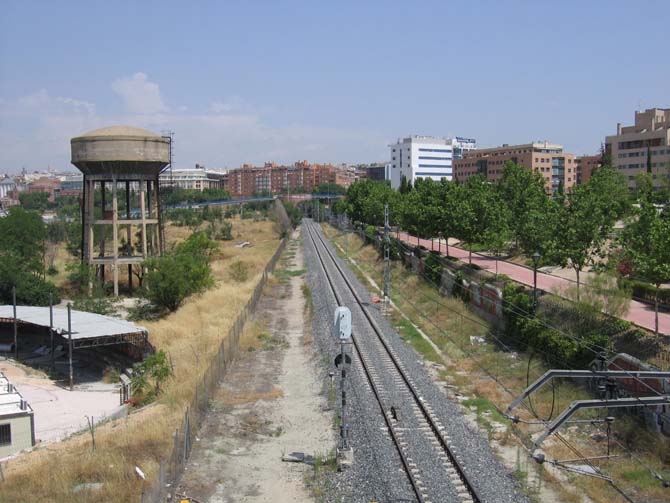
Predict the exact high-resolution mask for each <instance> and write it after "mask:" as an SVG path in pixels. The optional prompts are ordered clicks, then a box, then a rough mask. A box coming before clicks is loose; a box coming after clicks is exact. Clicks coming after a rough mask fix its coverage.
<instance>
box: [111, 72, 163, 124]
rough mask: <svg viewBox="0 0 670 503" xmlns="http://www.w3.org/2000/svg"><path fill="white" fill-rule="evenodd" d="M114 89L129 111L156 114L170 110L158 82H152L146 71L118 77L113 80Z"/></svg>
mask: <svg viewBox="0 0 670 503" xmlns="http://www.w3.org/2000/svg"><path fill="white" fill-rule="evenodd" d="M112 90H113V91H114V92H115V93H116V94H118V95H119V96H121V99H122V100H123V106H124V108H125V110H126V112H128V113H131V114H155V113H160V112H166V111H167V110H168V108H167V107H166V106H165V103H164V102H163V98H162V97H161V91H160V88H159V87H158V84H156V83H154V82H150V81H149V78H148V76H147V74H146V73H142V72H137V73H136V74H135V75H133V76H131V77H122V78H120V79H117V80H115V81H114V82H112Z"/></svg>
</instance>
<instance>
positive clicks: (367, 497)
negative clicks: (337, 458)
mask: <svg viewBox="0 0 670 503" xmlns="http://www.w3.org/2000/svg"><path fill="white" fill-rule="evenodd" d="M305 225H309V223H306V224H305ZM331 251H333V250H332V248H331ZM333 253H334V251H333ZM305 257H306V264H307V265H308V268H309V270H310V275H309V279H308V281H309V282H310V284H312V286H313V291H314V302H315V307H316V305H317V303H318V304H319V308H317V309H316V313H317V314H318V316H316V317H315V320H314V324H315V329H316V332H317V333H322V334H325V335H324V336H323V337H322V339H324V340H323V341H322V344H323V345H324V348H326V350H329V351H330V352H331V354H334V353H335V348H334V342H335V341H334V339H333V338H332V336H330V325H331V324H332V312H333V311H334V307H335V301H334V298H333V295H332V293H330V291H329V287H328V285H327V283H326V282H325V281H324V279H323V278H322V277H321V276H322V275H323V273H322V272H321V265H320V263H319V261H318V259H317V257H316V255H315V251H314V249H313V245H312V243H311V242H310V240H309V239H308V238H307V234H305ZM338 263H339V264H340V267H342V268H343V269H344V270H345V271H346V273H347V277H348V279H349V281H350V282H351V283H352V284H353V285H354V288H355V289H356V291H357V293H358V295H359V297H360V298H363V299H367V298H370V293H369V292H368V291H367V290H366V289H365V288H364V287H363V286H362V285H360V283H359V282H358V281H357V280H356V278H355V276H354V274H353V273H351V271H349V269H348V267H347V265H346V264H344V263H343V262H342V261H341V260H339V259H338ZM336 288H337V289H338V294H340V295H342V299H343V302H344V303H345V304H347V305H348V306H349V307H350V308H351V309H352V315H353V325H354V330H357V329H358V332H356V333H357V336H358V340H364V341H366V342H365V344H364V346H363V352H364V356H365V357H366V358H370V359H371V361H373V362H374V366H375V368H376V369H379V371H377V372H376V374H375V376H374V380H375V382H376V383H378V384H379V386H380V387H381V388H382V389H384V390H387V391H386V392H385V393H384V396H383V401H384V403H385V404H387V407H386V408H387V409H390V406H391V405H393V406H394V408H395V409H396V411H397V414H398V418H399V421H398V422H397V423H396V426H397V427H398V429H399V430H401V431H402V437H403V438H402V440H403V443H404V444H406V446H405V448H406V449H407V453H413V454H411V455H412V457H413V459H412V463H413V465H415V467H416V468H415V469H416V470H417V475H418V476H419V478H420V480H421V482H422V485H423V486H424V487H425V494H426V497H425V499H428V500H430V501H433V502H437V501H461V499H462V498H459V497H458V496H457V494H456V491H457V490H458V488H457V484H456V485H454V484H453V480H454V479H453V476H450V474H449V468H448V465H447V464H445V463H444V460H443V459H440V458H438V457H437V455H436V452H437V451H436V449H435V443H436V441H435V437H434V436H433V434H432V432H430V431H426V428H425V427H422V424H425V423H422V422H421V421H419V417H420V416H421V414H419V413H418V410H417V409H418V407H417V406H416V404H415V403H414V401H413V399H411V398H410V396H409V393H407V392H406V391H403V387H402V386H399V383H398V382H397V380H398V379H399V378H398V376H397V374H395V372H393V369H392V368H391V367H390V365H391V364H390V363H389V362H388V361H385V360H384V358H380V357H379V356H375V355H379V351H378V348H375V343H374V342H373V341H374V340H375V338H376V336H374V333H372V332H370V333H368V332H367V331H366V330H367V329H364V328H363V327H366V326H367V325H368V323H367V321H366V320H365V319H364V317H363V314H362V312H361V311H360V309H354V305H353V303H354V301H353V298H352V296H351V294H349V296H347V294H346V293H345V292H346V290H345V286H344V282H342V285H341V288H340V286H338V285H336ZM323 297H325V298H323ZM350 302H351V304H349V303H350ZM369 311H371V312H372V313H373V318H374V319H375V321H376V322H377V324H378V326H379V327H380V328H381V329H382V331H383V333H384V334H385V336H386V341H387V343H388V344H389V345H390V347H391V348H392V351H393V352H394V353H395V355H396V357H397V358H398V359H399V360H400V361H401V364H402V367H403V369H404V371H405V373H406V375H407V376H408V377H409V378H410V379H411V380H412V382H413V386H414V388H415V389H417V390H418V391H419V394H420V396H421V397H422V398H423V402H424V403H425V404H428V405H427V407H428V408H429V410H431V411H432V414H433V415H434V416H435V417H436V418H437V420H438V421H439V424H440V425H441V426H443V427H444V433H445V436H446V437H448V438H449V442H450V445H451V446H452V448H453V451H455V452H458V453H459V454H458V456H459V457H460V460H459V464H460V465H461V466H463V467H464V470H465V472H466V473H467V475H468V477H469V478H470V480H471V481H472V482H473V485H474V486H475V487H476V490H477V492H478V493H479V496H480V498H481V499H482V501H491V502H493V501H495V502H506V501H509V502H518V501H527V498H526V497H525V496H523V495H522V494H521V493H520V492H519V491H518V489H517V487H516V484H515V480H514V479H513V477H511V475H510V474H509V473H508V472H507V471H506V470H505V468H504V467H503V466H502V464H501V463H500V462H499V461H498V460H497V459H496V458H495V456H494V455H493V453H492V452H491V450H490V448H489V445H488V443H487V441H486V440H485V439H483V438H482V437H481V436H480V435H479V434H478V433H477V432H475V431H472V430H471V429H470V427H469V426H467V424H466V421H465V420H464V419H463V417H462V415H461V412H460V410H459V407H458V405H456V404H454V403H452V402H450V401H449V400H448V399H447V398H446V396H445V394H444V393H443V391H442V390H441V389H440V388H438V387H437V386H435V384H434V383H433V382H432V380H431V378H430V377H429V375H428V373H427V371H426V369H424V366H423V363H422V361H421V360H417V355H416V353H415V352H414V351H413V350H412V349H410V348H408V347H407V346H406V345H405V344H404V342H403V341H402V340H401V339H400V338H399V337H398V335H397V333H396V332H395V330H394V329H393V327H391V326H389V324H388V321H387V320H386V319H385V318H383V317H382V316H381V315H380V314H379V312H378V309H377V308H376V307H369ZM359 332H360V333H359ZM373 336H374V337H373ZM377 344H379V343H377ZM354 362H355V363H354V367H355V368H354V372H353V374H354V379H353V380H352V381H353V382H352V385H353V386H352V387H353V388H354V393H353V397H352V400H351V405H352V408H353V409H354V410H353V411H352V412H353V414H354V418H353V421H352V438H351V441H352V444H353V446H354V450H355V453H356V462H355V464H354V467H353V470H352V471H351V473H349V474H348V475H347V476H346V477H341V478H342V479H344V480H345V481H346V483H348V484H349V485H348V487H347V488H348V490H349V491H351V493H352V494H356V495H357V496H359V497H360V499H359V500H360V501H371V500H374V498H375V497H376V498H377V499H378V500H380V501H415V500H416V497H415V496H414V493H413V491H412V490H411V488H410V486H409V484H408V482H407V476H406V475H405V473H404V472H403V471H402V470H401V468H400V467H401V464H400V460H399V456H398V453H397V451H396V449H395V447H394V446H393V444H392V443H391V440H390V438H389V435H388V430H387V428H386V427H385V424H384V422H383V419H382V418H381V416H380V411H379V406H378V405H376V404H375V403H374V397H372V396H371V392H370V389H369V385H368V384H367V383H366V380H365V377H364V375H363V373H362V371H361V370H360V366H359V365H356V360H354ZM356 388H358V389H356ZM361 400H364V401H361ZM370 414H373V415H376V417H378V419H377V420H375V419H373V417H370ZM394 429H395V427H394ZM375 432H376V433H377V435H375ZM379 432H382V434H381V437H380V436H379V434H378V433H379ZM361 440H362V442H361ZM377 442H379V443H377ZM401 445H402V443H401ZM370 449H374V451H373V452H374V454H371V453H370V452H369V450H370ZM370 458H373V463H369V461H370ZM389 473H391V474H393V476H392V477H391V478H390V479H391V480H389V476H388V475H389ZM368 491H371V492H368ZM382 491H386V494H385V497H380V496H378V494H380V493H381V492H382ZM355 500H356V499H355ZM356 501H358V500H356Z"/></svg>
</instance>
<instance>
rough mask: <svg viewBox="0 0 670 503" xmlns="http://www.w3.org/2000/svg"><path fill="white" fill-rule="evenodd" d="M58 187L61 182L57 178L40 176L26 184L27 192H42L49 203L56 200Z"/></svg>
mask: <svg viewBox="0 0 670 503" xmlns="http://www.w3.org/2000/svg"><path fill="white" fill-rule="evenodd" d="M60 185H61V182H60V180H58V179H57V178H48V177H46V176H42V177H40V178H38V179H37V180H35V181H32V182H30V183H29V184H28V192H29V193H33V192H42V193H44V194H48V196H49V201H50V202H52V203H53V202H54V201H55V200H56V194H57V192H58V191H59V190H60Z"/></svg>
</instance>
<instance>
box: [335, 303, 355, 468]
mask: <svg viewBox="0 0 670 503" xmlns="http://www.w3.org/2000/svg"><path fill="white" fill-rule="evenodd" d="M333 325H334V333H335V337H337V338H338V340H339V341H340V354H339V355H337V356H336V357H335V367H337V368H340V377H341V379H340V391H341V397H342V409H341V412H340V446H339V448H338V449H337V466H338V469H340V470H342V469H344V468H346V467H348V466H350V465H351V464H352V463H353V449H351V447H349V442H348V439H347V437H348V433H349V425H348V424H347V422H346V417H347V416H346V414H345V411H346V408H347V392H346V388H345V384H346V377H347V366H348V365H351V356H349V355H348V354H347V352H346V347H347V345H348V344H351V342H352V341H351V311H350V310H349V308H348V307H344V306H339V307H337V308H336V309H335V321H334V324H333Z"/></svg>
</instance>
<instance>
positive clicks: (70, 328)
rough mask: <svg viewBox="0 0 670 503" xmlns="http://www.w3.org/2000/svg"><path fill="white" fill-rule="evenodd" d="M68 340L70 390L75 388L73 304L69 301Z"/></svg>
mask: <svg viewBox="0 0 670 503" xmlns="http://www.w3.org/2000/svg"><path fill="white" fill-rule="evenodd" d="M67 340H68V353H69V364H70V391H72V390H73V388H74V374H73V371H72V304H71V303H69V302H68V303H67Z"/></svg>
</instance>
